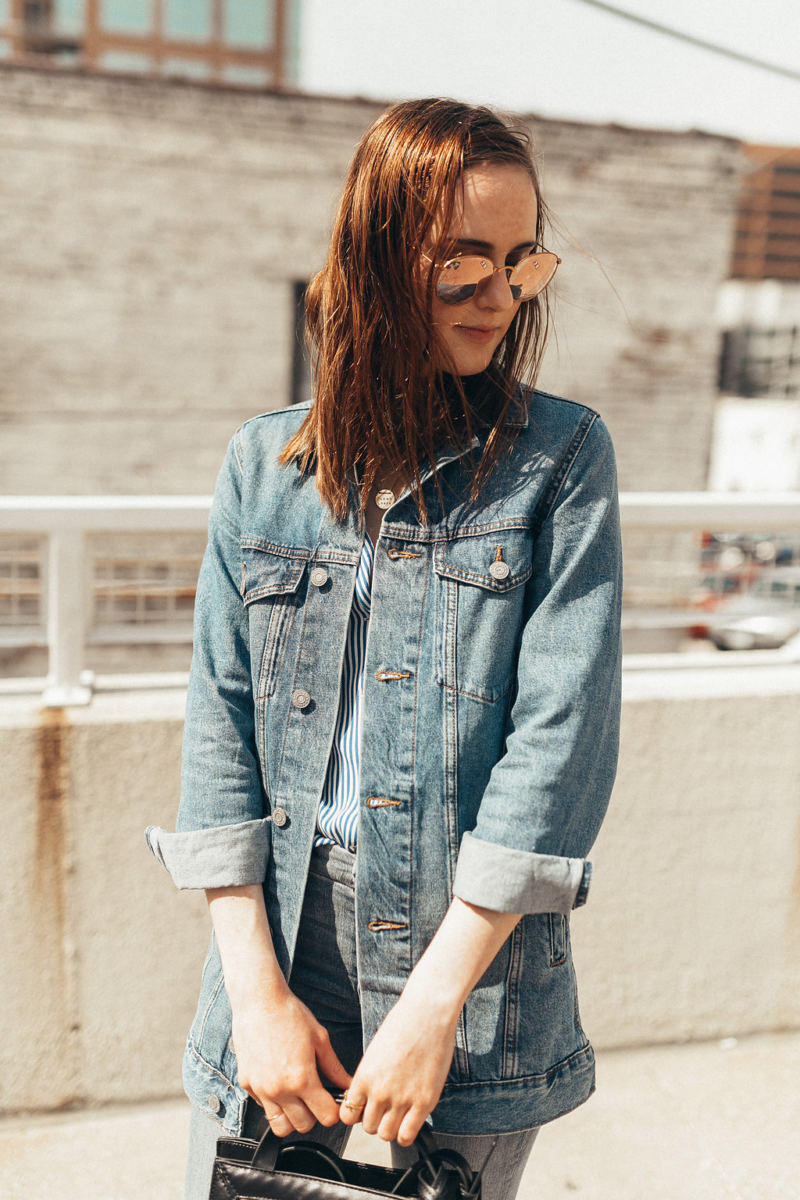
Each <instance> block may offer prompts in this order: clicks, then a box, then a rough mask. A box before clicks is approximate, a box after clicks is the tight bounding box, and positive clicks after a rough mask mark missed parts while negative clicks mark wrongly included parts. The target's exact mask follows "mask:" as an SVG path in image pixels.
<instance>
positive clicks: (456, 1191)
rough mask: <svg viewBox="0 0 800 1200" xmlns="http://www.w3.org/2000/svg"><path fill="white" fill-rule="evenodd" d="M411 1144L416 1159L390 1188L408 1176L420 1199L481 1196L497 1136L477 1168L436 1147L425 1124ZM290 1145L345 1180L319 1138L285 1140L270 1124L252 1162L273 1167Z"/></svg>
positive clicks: (259, 1166) (264, 1167)
mask: <svg viewBox="0 0 800 1200" xmlns="http://www.w3.org/2000/svg"><path fill="white" fill-rule="evenodd" d="M413 1144H414V1148H415V1149H416V1151H417V1161H416V1162H415V1163H414V1164H413V1165H412V1166H410V1167H409V1168H408V1169H407V1170H406V1171H404V1172H403V1174H402V1175H401V1176H400V1178H399V1179H398V1181H397V1183H396V1184H395V1186H394V1187H393V1188H392V1192H393V1193H395V1194H398V1193H400V1191H401V1188H403V1187H404V1185H406V1184H407V1182H408V1181H409V1180H413V1181H414V1182H415V1184H416V1191H417V1194H418V1196H419V1200H480V1194H481V1178H482V1176H483V1172H484V1170H485V1169H486V1164H487V1163H488V1161H489V1159H490V1158H491V1156H492V1154H493V1152H494V1148H495V1146H496V1145H497V1138H495V1140H494V1141H493V1142H492V1145H491V1148H490V1150H489V1153H488V1154H487V1156H486V1158H485V1159H484V1161H483V1163H482V1165H481V1168H480V1170H479V1171H473V1170H472V1168H471V1167H470V1165H469V1163H468V1162H467V1160H466V1159H465V1158H464V1157H463V1155H461V1154H459V1153H458V1152H457V1151H456V1150H444V1149H441V1150H440V1149H438V1148H437V1146H436V1141H435V1139H434V1136H433V1132H432V1131H431V1129H430V1127H429V1126H428V1125H422V1127H421V1128H420V1130H419V1132H418V1134H417V1136H416V1138H415V1139H414V1143H413ZM293 1148H294V1149H296V1150H302V1151H305V1152H306V1153H312V1154H313V1155H314V1157H315V1158H318V1159H320V1160H321V1161H322V1162H324V1163H325V1164H326V1165H327V1167H328V1169H329V1170H330V1171H331V1172H332V1176H331V1177H332V1178H333V1179H334V1180H338V1181H339V1182H341V1183H345V1182H346V1176H345V1174H344V1172H343V1171H342V1168H341V1165H340V1159H339V1156H338V1155H337V1154H336V1153H335V1152H334V1151H333V1150H329V1149H328V1147H327V1146H321V1145H320V1144H319V1143H318V1142H311V1141H297V1142H286V1141H284V1140H283V1139H282V1138H279V1137H276V1136H275V1134H274V1133H273V1132H272V1130H271V1129H269V1127H268V1128H267V1130H266V1132H265V1133H264V1135H263V1137H262V1138H261V1140H260V1142H259V1143H258V1146H257V1147H256V1149H255V1152H254V1154H253V1157H252V1159H251V1165H252V1166H253V1167H255V1168H257V1169H258V1170H262V1171H274V1170H275V1168H276V1165H277V1162H278V1157H279V1156H280V1154H281V1152H282V1151H291V1150H292V1149H293Z"/></svg>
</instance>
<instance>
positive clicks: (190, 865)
mask: <svg viewBox="0 0 800 1200" xmlns="http://www.w3.org/2000/svg"><path fill="white" fill-rule="evenodd" d="M269 820H270V818H269V817H263V818H261V819H260V820H257V821H239V822H237V823H236V824H235V825H212V826H210V827H209V828H208V829H192V830H188V831H187V832H185V833H167V832H166V831H165V830H163V829H159V827H158V826H157V825H148V827H147V829H146V830H145V834H144V836H145V838H146V839H147V844H148V846H149V847H150V849H151V850H152V852H153V854H154V855H155V857H156V858H157V859H158V861H159V862H160V863H161V865H162V867H166V869H167V870H168V871H169V873H170V875H171V876H172V879H173V882H174V884H175V886H176V887H179V888H217V887H241V886H243V885H244V884H247V883H263V882H264V878H265V876H266V873H267V860H268V857H269V831H268V829H267V825H268V824H269Z"/></svg>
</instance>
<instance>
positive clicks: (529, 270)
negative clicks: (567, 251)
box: [509, 252, 558, 300]
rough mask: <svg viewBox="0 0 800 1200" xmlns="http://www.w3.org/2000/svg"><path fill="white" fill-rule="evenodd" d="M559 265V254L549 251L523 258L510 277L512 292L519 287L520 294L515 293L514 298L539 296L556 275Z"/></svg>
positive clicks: (524, 298) (529, 298)
mask: <svg viewBox="0 0 800 1200" xmlns="http://www.w3.org/2000/svg"><path fill="white" fill-rule="evenodd" d="M557 266H558V257H557V255H555V254H550V253H549V252H547V253H543V254H531V255H530V256H529V257H528V258H526V259H523V261H522V262H521V263H518V264H517V265H516V267H515V268H514V270H513V271H512V272H511V277H510V279H509V283H510V285H511V290H512V294H513V292H514V289H515V287H516V288H519V296H516V295H515V296H514V299H515V300H516V299H520V298H521V299H523V300H532V299H533V297H534V296H538V294H539V292H541V291H542V290H543V289H544V288H546V287H547V285H548V283H549V282H550V280H551V279H552V278H553V276H554V275H555V273H556V267H557Z"/></svg>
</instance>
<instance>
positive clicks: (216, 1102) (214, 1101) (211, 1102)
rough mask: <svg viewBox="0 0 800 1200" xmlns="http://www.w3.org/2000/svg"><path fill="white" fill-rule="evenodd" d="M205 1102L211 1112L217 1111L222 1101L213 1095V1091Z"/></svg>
mask: <svg viewBox="0 0 800 1200" xmlns="http://www.w3.org/2000/svg"><path fill="white" fill-rule="evenodd" d="M206 1104H207V1105H208V1107H209V1108H210V1109H211V1111H212V1112H213V1113H218V1112H219V1110H220V1109H221V1108H222V1101H221V1100H220V1098H219V1096H215V1095H214V1093H213V1092H212V1093H211V1095H210V1096H209V1097H208V1099H207V1100H206Z"/></svg>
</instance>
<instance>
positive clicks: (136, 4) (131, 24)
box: [100, 0, 153, 33]
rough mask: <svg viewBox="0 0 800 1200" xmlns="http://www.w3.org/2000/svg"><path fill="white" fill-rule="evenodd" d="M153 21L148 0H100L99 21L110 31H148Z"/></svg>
mask: <svg viewBox="0 0 800 1200" xmlns="http://www.w3.org/2000/svg"><path fill="white" fill-rule="evenodd" d="M152 21H153V12H152V6H151V3H150V0H102V5H101V10H100V23H101V25H102V27H103V29H105V30H108V31H109V32H112V33H149V32H150V27H151V25H152Z"/></svg>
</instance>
